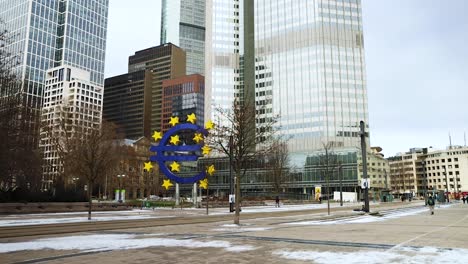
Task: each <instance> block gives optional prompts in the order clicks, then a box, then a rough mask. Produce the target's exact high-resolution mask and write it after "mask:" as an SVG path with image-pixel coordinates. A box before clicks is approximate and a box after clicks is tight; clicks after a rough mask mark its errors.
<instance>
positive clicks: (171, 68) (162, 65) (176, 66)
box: [128, 43, 186, 131]
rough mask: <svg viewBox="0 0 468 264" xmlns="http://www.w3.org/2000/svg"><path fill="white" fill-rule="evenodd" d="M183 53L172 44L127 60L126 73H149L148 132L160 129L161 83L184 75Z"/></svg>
mask: <svg viewBox="0 0 468 264" xmlns="http://www.w3.org/2000/svg"><path fill="white" fill-rule="evenodd" d="M185 60H186V55H185V52H184V51H183V50H182V49H181V48H179V47H177V46H176V45H174V44H172V43H167V44H163V45H159V46H156V47H152V48H148V49H144V50H140V51H137V52H135V54H134V55H132V56H130V57H129V58H128V72H129V73H133V72H135V71H140V70H147V71H150V75H151V76H150V80H149V81H150V83H151V113H150V116H151V117H150V119H151V121H150V131H155V130H158V131H160V130H161V129H162V124H163V123H165V122H168V120H164V119H163V115H162V112H163V111H162V109H163V103H162V102H163V85H162V84H163V81H164V80H167V79H173V78H177V77H181V76H184V75H185V66H186V64H185Z"/></svg>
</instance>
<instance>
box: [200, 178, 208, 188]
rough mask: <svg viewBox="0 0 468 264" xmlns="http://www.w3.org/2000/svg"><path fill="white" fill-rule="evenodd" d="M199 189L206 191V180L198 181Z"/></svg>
mask: <svg viewBox="0 0 468 264" xmlns="http://www.w3.org/2000/svg"><path fill="white" fill-rule="evenodd" d="M200 187H201V188H203V189H205V190H206V189H208V179H204V180H201V181H200Z"/></svg>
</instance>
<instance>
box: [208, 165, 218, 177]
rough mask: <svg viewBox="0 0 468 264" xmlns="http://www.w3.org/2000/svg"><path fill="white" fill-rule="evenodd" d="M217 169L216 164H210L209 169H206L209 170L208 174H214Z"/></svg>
mask: <svg viewBox="0 0 468 264" xmlns="http://www.w3.org/2000/svg"><path fill="white" fill-rule="evenodd" d="M215 171H216V170H215V166H214V165H210V166H209V167H208V169H207V170H206V172H208V175H210V176H212V175H213V173H215Z"/></svg>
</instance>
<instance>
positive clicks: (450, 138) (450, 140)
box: [449, 132, 452, 149]
mask: <svg viewBox="0 0 468 264" xmlns="http://www.w3.org/2000/svg"><path fill="white" fill-rule="evenodd" d="M449 143H450V145H449V146H450V148H449V149H452V136H450V132H449Z"/></svg>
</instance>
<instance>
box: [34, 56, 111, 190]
mask: <svg viewBox="0 0 468 264" xmlns="http://www.w3.org/2000/svg"><path fill="white" fill-rule="evenodd" d="M102 99H103V87H102V86H97V85H95V84H94V83H93V82H91V73H90V72H88V71H85V70H82V69H77V68H74V67H71V66H67V65H63V66H59V67H56V68H52V69H49V70H47V72H46V76H45V89H44V105H43V108H42V111H41V112H42V113H41V121H42V123H43V125H42V128H41V141H40V143H39V146H40V148H41V150H42V152H43V166H42V168H43V169H42V172H43V175H42V183H43V184H42V189H43V190H46V189H48V190H50V189H51V186H52V185H53V182H54V181H56V180H57V178H58V177H59V176H61V175H63V177H64V178H62V180H63V181H64V183H65V184H70V183H72V181H73V178H71V175H70V174H64V172H65V171H64V168H63V163H62V162H63V159H62V158H63V157H61V156H60V155H61V151H62V152H63V151H64V149H67V146H66V145H65V144H66V143H67V140H66V138H69V139H70V138H74V137H76V135H75V134H78V135H79V136H82V135H85V134H87V133H89V132H90V131H91V130H93V129H98V128H99V127H100V125H101V121H102V120H101V119H102ZM65 135H66V136H65ZM61 137H63V138H61ZM75 143H76V142H75Z"/></svg>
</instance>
